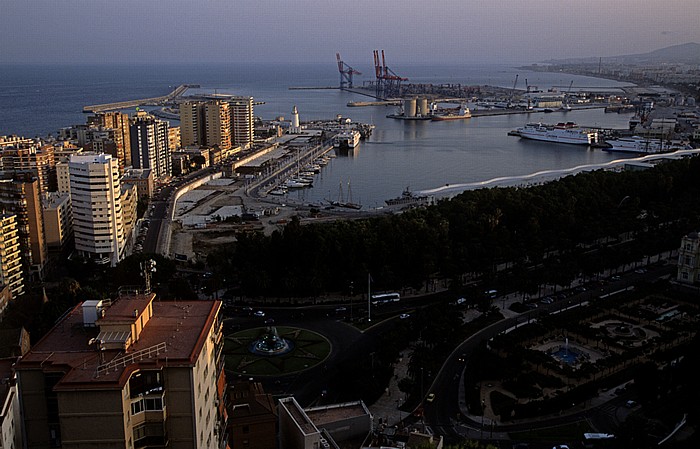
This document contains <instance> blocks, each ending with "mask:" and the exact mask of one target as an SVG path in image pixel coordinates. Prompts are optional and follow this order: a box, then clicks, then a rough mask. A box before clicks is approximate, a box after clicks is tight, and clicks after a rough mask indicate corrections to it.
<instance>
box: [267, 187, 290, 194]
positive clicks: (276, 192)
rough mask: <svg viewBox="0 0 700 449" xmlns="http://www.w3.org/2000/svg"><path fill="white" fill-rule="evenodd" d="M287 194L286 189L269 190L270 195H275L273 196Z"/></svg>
mask: <svg viewBox="0 0 700 449" xmlns="http://www.w3.org/2000/svg"><path fill="white" fill-rule="evenodd" d="M286 194H287V189H283V188H277V189H274V190H270V195H275V196H283V195H286Z"/></svg>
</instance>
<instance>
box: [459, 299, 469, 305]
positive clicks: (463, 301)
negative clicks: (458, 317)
mask: <svg viewBox="0 0 700 449" xmlns="http://www.w3.org/2000/svg"><path fill="white" fill-rule="evenodd" d="M465 302H467V298H457V305H460V304H464V303H465Z"/></svg>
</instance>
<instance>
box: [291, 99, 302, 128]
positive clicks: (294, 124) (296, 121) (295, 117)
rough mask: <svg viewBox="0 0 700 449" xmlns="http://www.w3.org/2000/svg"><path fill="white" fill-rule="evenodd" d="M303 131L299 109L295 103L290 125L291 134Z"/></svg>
mask: <svg viewBox="0 0 700 449" xmlns="http://www.w3.org/2000/svg"><path fill="white" fill-rule="evenodd" d="M299 133H301V125H299V111H298V110H297V106H296V105H294V107H293V108H292V124H291V125H290V127H289V134H299Z"/></svg>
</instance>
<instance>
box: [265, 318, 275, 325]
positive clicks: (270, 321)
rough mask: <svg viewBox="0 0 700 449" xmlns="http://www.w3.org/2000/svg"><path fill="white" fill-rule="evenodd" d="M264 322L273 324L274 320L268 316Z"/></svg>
mask: <svg viewBox="0 0 700 449" xmlns="http://www.w3.org/2000/svg"><path fill="white" fill-rule="evenodd" d="M265 324H275V320H274V319H273V318H268V319H266V320H265Z"/></svg>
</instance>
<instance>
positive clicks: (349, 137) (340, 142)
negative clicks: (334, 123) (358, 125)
mask: <svg viewBox="0 0 700 449" xmlns="http://www.w3.org/2000/svg"><path fill="white" fill-rule="evenodd" d="M360 137H361V135H360V132H359V131H355V130H354V129H351V130H348V131H343V132H342V133H340V134H338V135H337V136H336V137H335V146H336V147H339V148H355V147H356V146H357V144H359V143H360Z"/></svg>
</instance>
